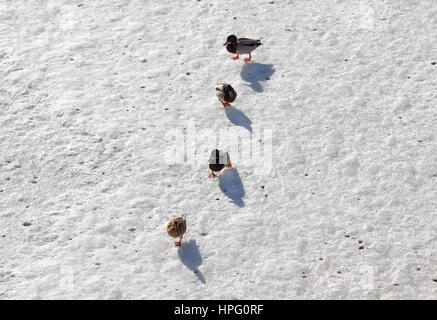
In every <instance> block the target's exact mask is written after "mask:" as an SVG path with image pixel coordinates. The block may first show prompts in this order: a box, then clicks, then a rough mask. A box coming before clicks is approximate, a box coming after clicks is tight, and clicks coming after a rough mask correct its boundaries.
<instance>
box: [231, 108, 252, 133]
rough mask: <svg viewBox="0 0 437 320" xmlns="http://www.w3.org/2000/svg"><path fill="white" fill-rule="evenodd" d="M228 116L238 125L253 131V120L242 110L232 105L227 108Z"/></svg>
mask: <svg viewBox="0 0 437 320" xmlns="http://www.w3.org/2000/svg"><path fill="white" fill-rule="evenodd" d="M225 112H226V116H227V117H228V119H229V120H230V121H231V122H232V123H233V124H234V125H236V126H241V127H244V128H246V129H247V130H249V132H252V121H250V119H249V118H248V117H247V116H246V115H245V114H244V113H243V112H242V111H240V110H238V109H236V108H234V107H232V106H230V107H226V108H225Z"/></svg>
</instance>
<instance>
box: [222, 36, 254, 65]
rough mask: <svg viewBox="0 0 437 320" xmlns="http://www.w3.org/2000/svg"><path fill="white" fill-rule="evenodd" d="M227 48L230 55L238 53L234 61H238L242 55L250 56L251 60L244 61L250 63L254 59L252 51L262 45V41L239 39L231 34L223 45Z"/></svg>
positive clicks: (233, 58)
mask: <svg viewBox="0 0 437 320" xmlns="http://www.w3.org/2000/svg"><path fill="white" fill-rule="evenodd" d="M223 45H224V46H226V50H228V51H229V52H230V53H236V54H237V55H236V56H235V57H232V58H231V59H232V60H237V59H238V57H239V55H240V54H249V58H245V59H244V61H250V60H251V59H252V55H251V53H252V51H253V50H255V49H256V48H258V47H259V46H260V45H262V43H261V40H260V39H258V40H255V39H249V38H237V37H236V36H235V35H233V34H231V35H230V36H228V38H227V39H226V42H225V43H224V44H223Z"/></svg>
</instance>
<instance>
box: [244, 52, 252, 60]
mask: <svg viewBox="0 0 437 320" xmlns="http://www.w3.org/2000/svg"><path fill="white" fill-rule="evenodd" d="M251 59H252V55H251V54H250V53H249V58H244V61H250V60H251Z"/></svg>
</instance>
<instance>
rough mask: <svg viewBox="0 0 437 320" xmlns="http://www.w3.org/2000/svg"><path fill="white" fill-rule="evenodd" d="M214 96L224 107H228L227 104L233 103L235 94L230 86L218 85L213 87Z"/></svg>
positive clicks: (225, 84)
mask: <svg viewBox="0 0 437 320" xmlns="http://www.w3.org/2000/svg"><path fill="white" fill-rule="evenodd" d="M215 94H216V95H217V98H218V99H219V100H220V102H221V103H222V104H223V106H224V107H228V106H230V104H229V102H234V100H235V98H236V97H237V93H236V92H235V90H234V88H232V87H231V85H230V84H227V83H220V84H218V85H217V86H216V87H215Z"/></svg>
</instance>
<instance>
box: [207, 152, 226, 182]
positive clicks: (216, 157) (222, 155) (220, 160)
mask: <svg viewBox="0 0 437 320" xmlns="http://www.w3.org/2000/svg"><path fill="white" fill-rule="evenodd" d="M225 163H226V167H229V168H230V167H232V164H231V160H230V158H229V153H227V152H226V151H220V150H219V149H214V150H212V152H211V157H209V160H208V164H209V168H210V169H211V171H212V172H211V174H210V175H209V176H208V178H215V177H217V176H216V175H215V174H214V172H219V171H222V170H223V169H224V168H225Z"/></svg>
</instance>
